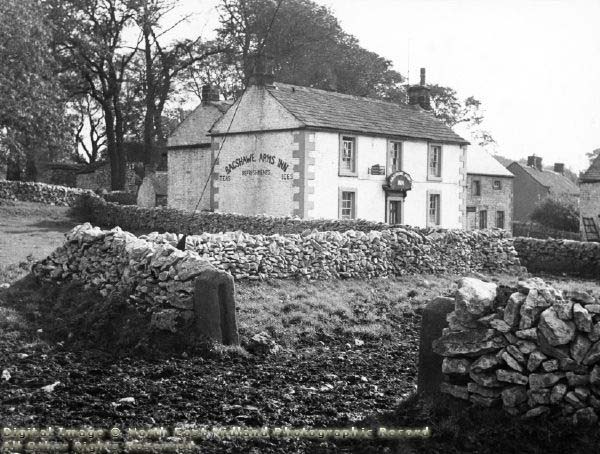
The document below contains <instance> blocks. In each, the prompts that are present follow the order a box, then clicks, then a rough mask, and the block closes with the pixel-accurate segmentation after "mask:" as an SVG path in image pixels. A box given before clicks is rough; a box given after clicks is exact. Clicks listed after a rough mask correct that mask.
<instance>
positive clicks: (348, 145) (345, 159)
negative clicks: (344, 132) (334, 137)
mask: <svg viewBox="0 0 600 454" xmlns="http://www.w3.org/2000/svg"><path fill="white" fill-rule="evenodd" d="M340 175H356V137H353V136H341V137H340Z"/></svg>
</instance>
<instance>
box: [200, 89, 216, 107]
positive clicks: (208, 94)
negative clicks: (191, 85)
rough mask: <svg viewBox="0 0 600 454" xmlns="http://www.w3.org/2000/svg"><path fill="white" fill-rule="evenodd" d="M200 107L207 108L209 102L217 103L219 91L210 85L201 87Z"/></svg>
mask: <svg viewBox="0 0 600 454" xmlns="http://www.w3.org/2000/svg"><path fill="white" fill-rule="evenodd" d="M201 96H202V105H203V106H207V105H209V104H210V103H211V101H219V90H218V89H217V88H215V87H212V86H211V85H208V84H207V85H202V92H201Z"/></svg>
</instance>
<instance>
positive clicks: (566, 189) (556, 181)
mask: <svg viewBox="0 0 600 454" xmlns="http://www.w3.org/2000/svg"><path fill="white" fill-rule="evenodd" d="M514 165H516V166H520V167H521V169H523V170H524V171H525V172H526V173H528V174H529V175H530V176H531V177H532V178H533V179H534V180H536V181H537V182H538V183H540V184H541V185H542V186H545V187H547V188H548V189H549V190H550V192H553V193H555V194H572V195H579V187H578V186H577V185H576V184H575V183H573V182H572V181H571V180H569V179H568V178H567V177H565V176H564V175H561V174H560V173H556V172H553V171H551V170H541V171H540V170H538V169H536V168H534V167H530V166H528V165H524V164H521V163H519V162H514V163H513V164H511V167H512V166H514Z"/></svg>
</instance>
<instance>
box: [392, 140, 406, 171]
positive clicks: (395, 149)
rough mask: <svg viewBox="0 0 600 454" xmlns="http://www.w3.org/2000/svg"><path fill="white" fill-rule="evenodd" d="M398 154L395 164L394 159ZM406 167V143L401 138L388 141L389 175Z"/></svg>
mask: <svg viewBox="0 0 600 454" xmlns="http://www.w3.org/2000/svg"><path fill="white" fill-rule="evenodd" d="M396 153H398V154H399V156H397V161H398V162H397V163H396V166H394V159H395V158H396ZM403 168H404V143H403V142H401V141H399V140H389V141H388V175H390V174H392V173H394V172H398V171H400V170H402V169H403Z"/></svg>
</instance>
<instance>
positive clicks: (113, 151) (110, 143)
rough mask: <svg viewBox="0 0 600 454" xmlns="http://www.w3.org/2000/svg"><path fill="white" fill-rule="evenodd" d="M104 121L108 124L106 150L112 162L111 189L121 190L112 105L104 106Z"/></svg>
mask: <svg viewBox="0 0 600 454" xmlns="http://www.w3.org/2000/svg"><path fill="white" fill-rule="evenodd" d="M102 108H103V110H104V121H105V124H106V150H107V152H108V159H109V161H110V188H111V189H112V190H117V189H119V184H118V178H117V175H118V174H119V160H118V152H117V141H116V137H115V116H114V114H113V111H112V109H111V108H110V105H103V106H102Z"/></svg>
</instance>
